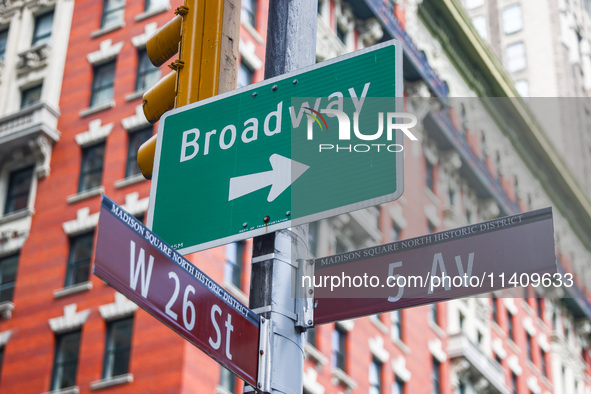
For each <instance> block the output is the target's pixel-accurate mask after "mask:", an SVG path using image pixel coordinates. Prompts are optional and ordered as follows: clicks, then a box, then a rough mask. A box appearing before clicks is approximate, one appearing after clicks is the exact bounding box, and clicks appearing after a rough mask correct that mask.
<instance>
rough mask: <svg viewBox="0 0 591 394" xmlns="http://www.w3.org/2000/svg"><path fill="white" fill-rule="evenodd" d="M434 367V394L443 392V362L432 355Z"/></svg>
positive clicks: (432, 376)
mask: <svg viewBox="0 0 591 394" xmlns="http://www.w3.org/2000/svg"><path fill="white" fill-rule="evenodd" d="M432 367H433V371H432V373H431V380H432V382H433V394H441V363H440V362H439V360H437V359H436V358H435V357H432Z"/></svg>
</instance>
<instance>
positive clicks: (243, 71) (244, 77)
mask: <svg viewBox="0 0 591 394" xmlns="http://www.w3.org/2000/svg"><path fill="white" fill-rule="evenodd" d="M253 77H254V71H252V70H251V68H250V67H248V66H247V65H246V64H244V63H240V68H239V69H238V87H239V88H242V87H244V86H248V85H250V84H251V83H252V81H253Z"/></svg>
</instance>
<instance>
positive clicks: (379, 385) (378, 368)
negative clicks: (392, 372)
mask: <svg viewBox="0 0 591 394" xmlns="http://www.w3.org/2000/svg"><path fill="white" fill-rule="evenodd" d="M383 366H384V363H382V362H381V361H380V360H378V359H377V358H376V357H375V356H373V357H372V360H371V363H370V364H369V374H368V375H369V376H368V378H369V379H368V380H369V394H381V393H382V389H383V386H384V384H383V380H384V376H383V375H384V374H383ZM372 372H374V373H375V375H376V378H377V381H375V382H372Z"/></svg>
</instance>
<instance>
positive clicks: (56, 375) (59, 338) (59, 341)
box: [50, 329, 82, 391]
mask: <svg viewBox="0 0 591 394" xmlns="http://www.w3.org/2000/svg"><path fill="white" fill-rule="evenodd" d="M81 338H82V330H81V329H78V330H75V331H69V332H65V333H61V334H57V335H56V336H55V350H54V356H53V367H52V371H51V383H50V390H52V391H53V390H59V389H63V388H67V387H75V386H76V377H77V374H78V361H79V359H80V339H81ZM68 340H70V341H74V342H76V343H75V345H76V350H75V353H76V357H75V358H72V359H71V360H61V361H58V358H63V352H64V349H63V346H66V345H67V343H66V344H64V342H65V341H68ZM64 364H73V365H74V368H73V383H74V384H73V385H69V386H63V380H64V379H63V371H64ZM58 379H59V381H58Z"/></svg>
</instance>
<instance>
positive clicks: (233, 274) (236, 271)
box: [224, 242, 244, 289]
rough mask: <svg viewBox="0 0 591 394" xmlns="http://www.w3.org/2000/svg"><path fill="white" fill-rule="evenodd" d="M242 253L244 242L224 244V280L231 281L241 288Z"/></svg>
mask: <svg viewBox="0 0 591 394" xmlns="http://www.w3.org/2000/svg"><path fill="white" fill-rule="evenodd" d="M243 254H244V242H234V243H231V244H228V245H226V265H225V268H224V281H225V282H228V283H232V284H233V285H234V286H236V287H237V288H239V289H241V288H242V287H241V282H242V265H243V261H242V260H243V259H242V255H243Z"/></svg>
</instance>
